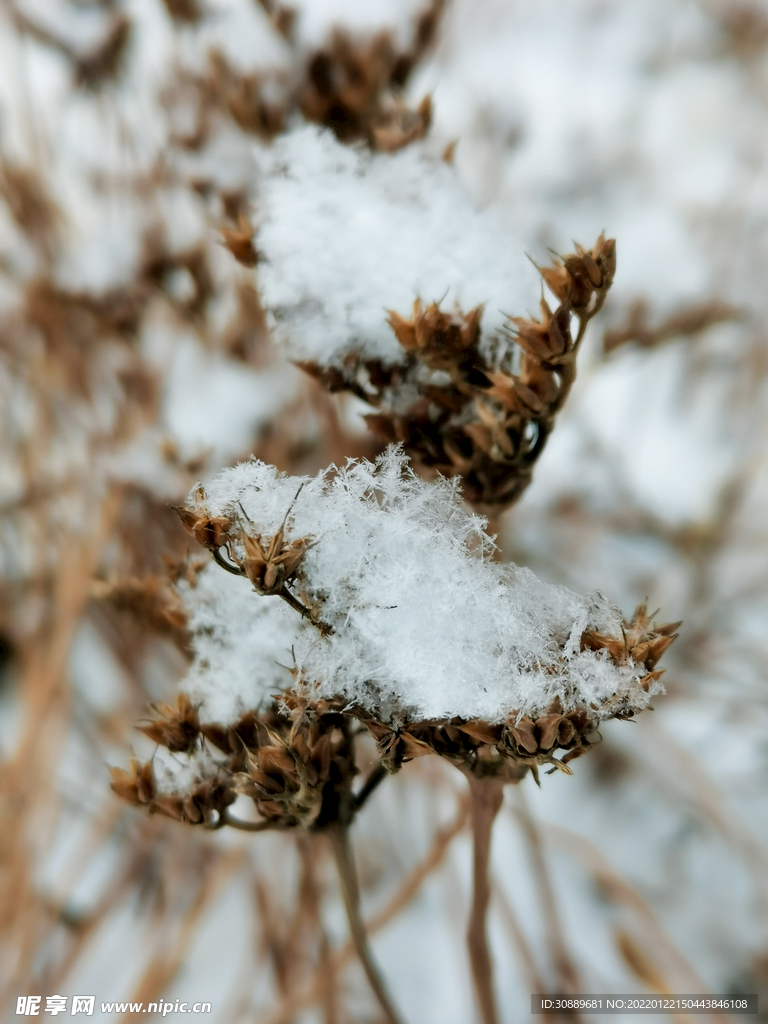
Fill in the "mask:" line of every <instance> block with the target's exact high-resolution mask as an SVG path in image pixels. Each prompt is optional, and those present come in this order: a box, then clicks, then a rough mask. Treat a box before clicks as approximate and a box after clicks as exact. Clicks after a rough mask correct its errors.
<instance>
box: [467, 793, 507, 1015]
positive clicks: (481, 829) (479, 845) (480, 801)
mask: <svg viewBox="0 0 768 1024" xmlns="http://www.w3.org/2000/svg"><path fill="white" fill-rule="evenodd" d="M467 777H468V779H469V792H470V820H471V823H472V907H471V910H470V913H469V925H468V927H467V952H468V953H469V966H470V968H471V970H472V982H473V984H474V987H475V996H476V998H477V1002H478V1006H479V1008H480V1017H481V1020H482V1022H483V1024H498V1020H499V1015H498V1011H497V1009H496V997H495V996H494V992H493V962H492V960H491V953H490V950H489V948H488V934H487V931H486V917H487V915H488V905H489V903H490V899H491V884H490V878H489V876H488V866H489V860H490V853H491V833H492V830H493V823H494V821H495V820H496V815H497V814H498V813H499V809H500V807H501V805H502V802H503V799H504V784H503V782H500V781H499V780H498V779H492V778H478V777H477V776H475V775H472V774H468V776H467Z"/></svg>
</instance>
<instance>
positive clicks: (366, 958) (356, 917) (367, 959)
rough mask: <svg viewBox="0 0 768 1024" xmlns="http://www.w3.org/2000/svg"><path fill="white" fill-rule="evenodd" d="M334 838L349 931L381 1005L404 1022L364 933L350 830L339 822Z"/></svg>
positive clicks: (394, 1020) (331, 832)
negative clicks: (385, 984) (391, 997)
mask: <svg viewBox="0 0 768 1024" xmlns="http://www.w3.org/2000/svg"><path fill="white" fill-rule="evenodd" d="M327 833H328V836H329V838H330V840H331V845H332V847H333V852H334V856H335V859H336V867H337V869H338V872H339V881H340V882H341V894H342V896H343V897H344V908H345V909H346V911H347V919H348V921H349V931H350V934H351V937H352V941H353V943H354V945H355V949H356V951H357V955H358V956H359V957H360V963H361V964H362V965H363V970H364V971H365V973H366V976H367V977H368V981H369V982H370V985H371V988H372V989H373V993H374V995H375V996H376V999H377V1000H378V1003H379V1006H380V1007H381V1008H382V1010H383V1011H384V1014H385V1016H386V1018H387V1020H388V1021H389V1024H402V1021H401V1019H400V1016H399V1015H398V1013H397V1011H396V1010H395V1007H394V1005H393V1003H392V1001H391V999H390V997H389V994H388V992H387V990H386V988H385V986H384V982H383V980H382V978H381V975H380V974H379V972H378V968H377V967H376V964H375V963H374V962H373V958H372V956H371V951H370V948H369V946H368V936H367V935H366V933H365V925H364V924H363V919H362V916H361V914H360V888H359V886H358V883H357V872H356V870H355V862H354V858H353V856H352V847H351V846H350V842H349V832H348V830H347V828H346V827H345V826H344V825H341V824H339V823H336V824H334V825H332V826H331V827H330V828H329V829H328V830H327Z"/></svg>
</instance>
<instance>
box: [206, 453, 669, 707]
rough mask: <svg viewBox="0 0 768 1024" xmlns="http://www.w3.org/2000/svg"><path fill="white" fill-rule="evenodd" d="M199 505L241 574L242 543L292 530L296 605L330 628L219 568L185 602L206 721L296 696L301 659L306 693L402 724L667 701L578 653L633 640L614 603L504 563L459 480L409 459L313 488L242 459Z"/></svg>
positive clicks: (397, 458)
mask: <svg viewBox="0 0 768 1024" xmlns="http://www.w3.org/2000/svg"><path fill="white" fill-rule="evenodd" d="M190 506H191V507H193V508H195V507H196V508H197V509H199V510H200V511H201V513H202V512H203V511H204V512H205V513H206V514H208V515H210V516H221V517H224V518H226V519H228V520H229V521H230V523H232V524H233V525H232V527H231V528H230V533H229V536H230V542H229V552H230V554H231V556H232V558H233V559H234V560H235V561H236V562H240V561H242V560H243V559H244V557H245V555H244V548H243V544H242V541H241V540H240V539H239V538H240V537H241V536H242V533H243V532H246V533H248V534H250V535H258V536H259V537H260V538H261V542H262V546H263V545H265V544H266V543H267V541H268V540H269V539H270V538H272V537H274V536H275V535H277V534H278V531H279V530H280V529H281V526H283V528H284V535H283V536H284V542H285V543H286V544H289V543H292V542H294V541H297V540H298V539H300V538H302V539H303V540H304V542H305V543H306V551H305V553H304V556H303V558H302V561H301V563H300V566H299V568H298V570H297V571H296V573H295V576H294V578H293V579H292V580H291V581H290V588H291V595H292V598H293V599H295V600H297V601H301V602H302V603H303V604H304V606H305V607H306V608H307V610H308V615H309V616H310V617H311V616H315V621H316V622H317V621H318V620H319V621H321V622H322V624H323V628H322V629H316V628H314V627H313V626H311V625H310V624H309V622H308V621H307V619H302V618H301V617H300V616H299V615H298V614H297V613H296V612H295V611H294V610H293V609H291V608H288V607H286V606H285V605H284V604H282V602H280V601H276V600H275V599H274V597H266V598H265V597H261V596H259V595H258V594H256V593H253V592H252V591H251V590H250V589H249V586H248V583H247V582H246V581H245V580H243V579H240V578H235V577H233V576H231V575H228V574H227V573H225V572H223V571H222V570H221V569H219V568H217V567H214V566H212V567H210V568H209V569H208V570H207V571H206V572H205V573H204V574H203V576H202V577H201V580H200V583H199V585H198V587H197V588H196V589H190V590H189V591H188V592H187V595H186V600H187V603H188V604H189V605H190V608H191V612H192V619H191V624H192V628H193V630H194V632H195V635H196V641H195V643H196V651H197V658H196V661H195V664H194V666H193V668H192V672H191V675H190V677H189V679H188V681H187V689H188V691H189V692H190V694H192V695H194V697H195V699H197V700H200V701H201V702H203V703H204V704H205V710H206V714H207V715H208V716H211V715H216V716H217V717H219V720H221V719H222V718H225V717H226V716H229V720H232V718H233V717H235V716H237V715H238V714H240V713H241V712H242V711H243V709H244V707H247V706H250V707H258V706H260V705H262V704H263V702H264V701H265V699H266V698H267V697H268V696H270V695H271V694H272V693H275V692H277V691H276V689H275V688H279V689H285V688H286V682H288V680H287V678H286V672H285V669H284V668H283V669H281V668H280V663H282V664H283V665H289V664H291V662H290V659H291V647H293V654H294V656H295V671H296V676H297V679H298V680H299V682H298V683H297V684H296V686H297V687H298V689H299V692H300V693H301V694H302V695H305V696H308V697H310V698H312V699H318V698H328V699H330V698H341V699H342V700H343V701H345V702H347V703H348V704H349V705H356V706H358V707H360V708H362V709H363V711H365V712H366V713H368V714H371V715H376V716H377V717H378V719H379V720H381V721H387V722H390V723H397V722H408V721H417V720H425V719H447V718H452V717H460V718H462V719H483V720H485V721H487V722H492V723H493V722H502V721H504V720H506V719H508V718H509V717H510V715H511V716H513V717H520V716H524V715H530V716H534V717H535V715H536V714H537V713H541V712H543V711H544V710H545V709H546V708H547V707H548V706H549V705H550V704H551V702H552V701H553V700H554V698H559V700H560V702H561V705H562V708H563V710H564V711H566V712H567V711H569V710H571V709H575V708H578V707H586V708H589V709H590V714H591V715H593V716H594V718H595V719H600V718H607V717H612V716H614V715H615V714H617V713H626V712H627V711H632V710H638V709H640V708H642V707H644V706H645V705H646V704H647V702H648V699H649V692H650V693H652V692H658V690H659V689H660V685H659V684H658V682H657V681H656V680H655V678H654V679H652V680H649V679H648V678H647V671H648V670H647V668H646V666H645V665H643V664H642V663H640V662H639V661H638V663H637V664H636V663H635V662H634V661H633V659H632V657H629V658H626V659H625V663H624V664H617V662H616V660H610V659H609V657H608V651H606V650H592V649H582V648H584V647H585V644H584V642H583V637H584V635H585V634H586V633H587V632H589V634H590V635H592V636H600V637H621V635H622V622H621V618H620V616H619V613H618V612H617V611H616V609H614V608H613V607H611V606H610V605H609V604H608V603H607V601H606V600H605V599H604V598H603V597H602V596H600V595H599V594H594V595H591V596H588V597H580V596H578V595H577V594H574V593H572V592H571V591H569V590H567V589H565V588H563V587H556V586H551V585H549V584H545V583H542V582H541V581H540V580H538V579H537V578H536V577H535V576H534V575H533V573H532V572H530V571H529V570H527V569H523V568H518V567H517V566H514V565H511V564H501V563H499V562H496V561H494V560H493V559H492V552H493V545H492V543H491V542H490V541H489V540H488V538H487V536H486V535H485V533H484V532H483V526H484V525H485V521H484V520H483V519H482V518H481V517H479V516H476V515H472V514H469V513H467V512H466V511H464V509H463V508H462V506H461V503H460V494H459V490H458V487H457V486H456V485H455V483H453V482H449V481H445V480H438V481H437V482H436V483H435V482H433V483H425V482H424V481H422V480H420V479H419V478H417V477H416V476H415V475H414V473H413V471H412V470H411V469H410V466H409V464H408V461H407V459H406V458H405V456H404V455H403V454H402V452H401V451H400V450H399V449H397V448H390V449H389V450H388V451H387V452H386V453H385V454H384V455H383V456H381V457H380V458H379V460H378V461H377V462H376V463H375V464H373V463H369V462H366V461H359V462H353V461H350V462H349V463H348V464H347V465H346V466H345V467H343V468H342V469H338V470H333V471H329V472H325V473H321V474H319V475H318V476H317V477H315V478H314V479H312V478H308V477H307V478H296V477H288V476H285V475H282V474H280V473H279V472H278V471H277V470H276V469H275V468H274V467H272V466H269V465H265V464H264V463H261V462H256V461H253V462H250V463H244V464H241V465H239V466H237V467H235V468H233V469H229V470H225V471H224V472H223V473H222V474H221V475H220V476H218V477H217V478H216V479H214V480H213V481H212V482H211V483H210V484H208V485H207V487H206V491H205V492H202V491H200V490H198V491H197V492H195V495H194V497H193V498H192V499H191V502H190ZM597 646H599V643H598V644H597ZM641 679H643V680H644V685H641Z"/></svg>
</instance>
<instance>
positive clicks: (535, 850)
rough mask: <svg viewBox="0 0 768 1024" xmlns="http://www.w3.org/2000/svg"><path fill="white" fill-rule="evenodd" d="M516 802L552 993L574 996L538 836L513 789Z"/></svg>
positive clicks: (573, 973) (573, 974)
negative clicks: (548, 952)
mask: <svg viewBox="0 0 768 1024" xmlns="http://www.w3.org/2000/svg"><path fill="white" fill-rule="evenodd" d="M516 798H517V805H516V807H515V810H516V812H517V817H518V820H519V821H520V825H521V826H522V830H523V834H524V835H525V838H526V840H527V842H528V848H529V850H530V853H531V861H532V865H533V871H534V875H535V878H536V884H537V886H538V889H539V898H540V899H541V903H542V910H543V912H544V919H545V922H546V926H547V938H548V941H549V948H550V950H551V952H552V959H553V961H554V968H555V986H556V988H555V990H556V992H557V993H558V995H566V996H572V995H576V994H577V993H578V992H579V988H580V983H579V975H578V971H577V970H576V965H575V964H574V962H573V960H572V959H571V955H570V953H569V952H568V947H567V945H566V942H565V936H564V934H563V927H562V924H561V921H560V914H559V911H558V906H557V899H556V897H555V891H554V888H553V886H552V879H551V878H550V874H549V869H548V867H547V862H546V858H545V856H544V846H543V843H542V841H541V835H540V834H539V830H538V828H537V826H536V822H535V821H534V819H533V816H532V814H531V812H530V810H529V809H528V804H527V802H526V799H525V794H524V792H523V791H522V789H521V788H518V789H517V792H516ZM573 1019H574V1020H575V1021H578V1020H579V1019H580V1018H579V1017H574V1018H573Z"/></svg>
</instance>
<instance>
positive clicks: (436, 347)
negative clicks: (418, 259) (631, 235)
mask: <svg viewBox="0 0 768 1024" xmlns="http://www.w3.org/2000/svg"><path fill="white" fill-rule="evenodd" d="M615 269H616V246H615V243H614V241H613V239H606V238H604V237H603V236H602V235H601V236H600V238H598V240H597V242H596V243H595V245H594V247H593V249H592V250H591V251H586V250H584V249H582V248H581V247H580V246H577V249H576V252H575V253H574V254H572V255H570V256H565V257H564V258H563V259H562V260H559V261H558V262H557V263H556V264H555V265H554V266H552V267H541V268H539V272H540V273H541V276H542V277H543V279H544V281H545V282H546V284H547V286H548V287H549V289H550V290H551V291H552V293H553V294H554V296H555V298H556V299H557V303H558V304H557V306H556V307H555V309H554V310H552V309H551V308H550V307H549V305H548V304H547V302H546V301H545V300H544V299H542V300H541V313H542V316H541V320H540V321H536V320H528V319H525V318H522V317H514V318H512V319H511V324H512V325H513V329H514V333H513V335H512V337H513V338H514V341H515V343H516V345H517V346H518V347H519V349H520V354H519V358H518V360H517V364H516V365H513V358H512V355H511V353H506V352H505V353H504V355H503V358H502V359H500V360H498V363H499V365H494V364H493V363H492V362H491V360H490V358H489V355H488V354H487V353H486V352H485V351H483V350H482V348H481V337H480V320H481V316H482V307H476V308H475V309H473V310H471V311H470V312H469V313H467V314H461V313H460V312H459V311H458V310H457V311H456V312H455V313H447V312H445V311H443V310H441V309H440V308H439V305H438V304H437V303H431V304H430V305H429V306H427V307H426V308H425V307H424V306H423V305H422V303H421V302H420V301H419V300H418V299H417V300H416V301H415V303H414V306H413V312H412V315H411V318H410V319H409V320H408V319H405V318H404V317H402V316H401V315H400V314H398V313H396V312H394V311H392V312H390V314H389V324H390V326H391V328H392V330H393V331H394V334H395V337H396V338H397V340H398V342H399V343H400V346H401V347H402V349H403V353H404V358H403V359H402V361H401V362H398V363H386V362H384V361H383V360H380V359H364V358H361V359H355V358H347V359H345V360H344V361H343V362H342V363H341V365H330V366H322V367H321V366H319V365H318V364H317V363H313V362H308V361H303V362H300V363H299V365H300V366H301V367H302V368H303V369H304V370H306V371H307V372H309V373H311V374H312V375H313V376H315V377H316V378H317V379H318V380H320V381H321V382H322V383H323V385H324V386H325V387H327V388H328V390H330V391H351V392H352V393H353V394H355V395H357V396H358V397H359V398H361V399H363V400H364V401H365V402H367V403H369V404H371V405H374V406H376V407H377V408H378V409H379V410H380V411H378V412H376V413H373V414H371V415H369V416H367V417H366V422H367V423H368V425H369V426H370V427H371V428H372V429H373V430H374V431H375V432H376V433H378V434H379V435H380V436H381V437H383V438H385V439H386V440H388V441H395V442H398V443H400V444H402V445H403V446H404V449H405V451H406V452H407V453H408V454H409V455H410V456H411V457H412V458H413V459H414V462H415V463H416V465H418V466H419V467H420V468H421V469H422V470H425V471H426V472H427V473H429V474H434V473H442V474H443V475H445V476H453V475H457V476H459V477H461V480H462V485H463V488H464V495H465V497H466V499H467V501H469V502H470V503H471V504H472V505H474V506H476V507H480V508H489V509H499V508H505V507H506V506H508V505H510V504H512V503H513V502H515V501H516V500H517V499H518V498H519V497H520V495H521V494H522V492H523V491H524V490H525V488H526V487H527V486H528V484H529V483H530V480H531V474H532V472H533V467H534V465H535V463H536V460H537V458H538V457H539V455H540V453H541V451H542V450H543V448H544V445H545V444H546V441H547V438H548V437H549V435H550V433H551V431H552V428H553V426H554V420H555V416H556V415H557V413H558V411H559V410H560V408H561V407H562V405H563V403H564V402H565V399H566V398H567V396H568V392H569V390H570V388H571V385H572V384H573V381H574V379H575V376H576V355H577V352H578V348H579V344H580V342H581V340H582V338H583V337H584V332H585V329H586V326H587V324H588V322H589V320H590V319H591V318H592V316H594V314H595V313H596V312H598V310H599V309H600V308H601V307H602V305H603V302H604V300H605V296H606V294H607V292H608V289H609V288H610V286H611V283H612V281H613V276H614V272H615ZM574 321H575V329H574Z"/></svg>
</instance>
